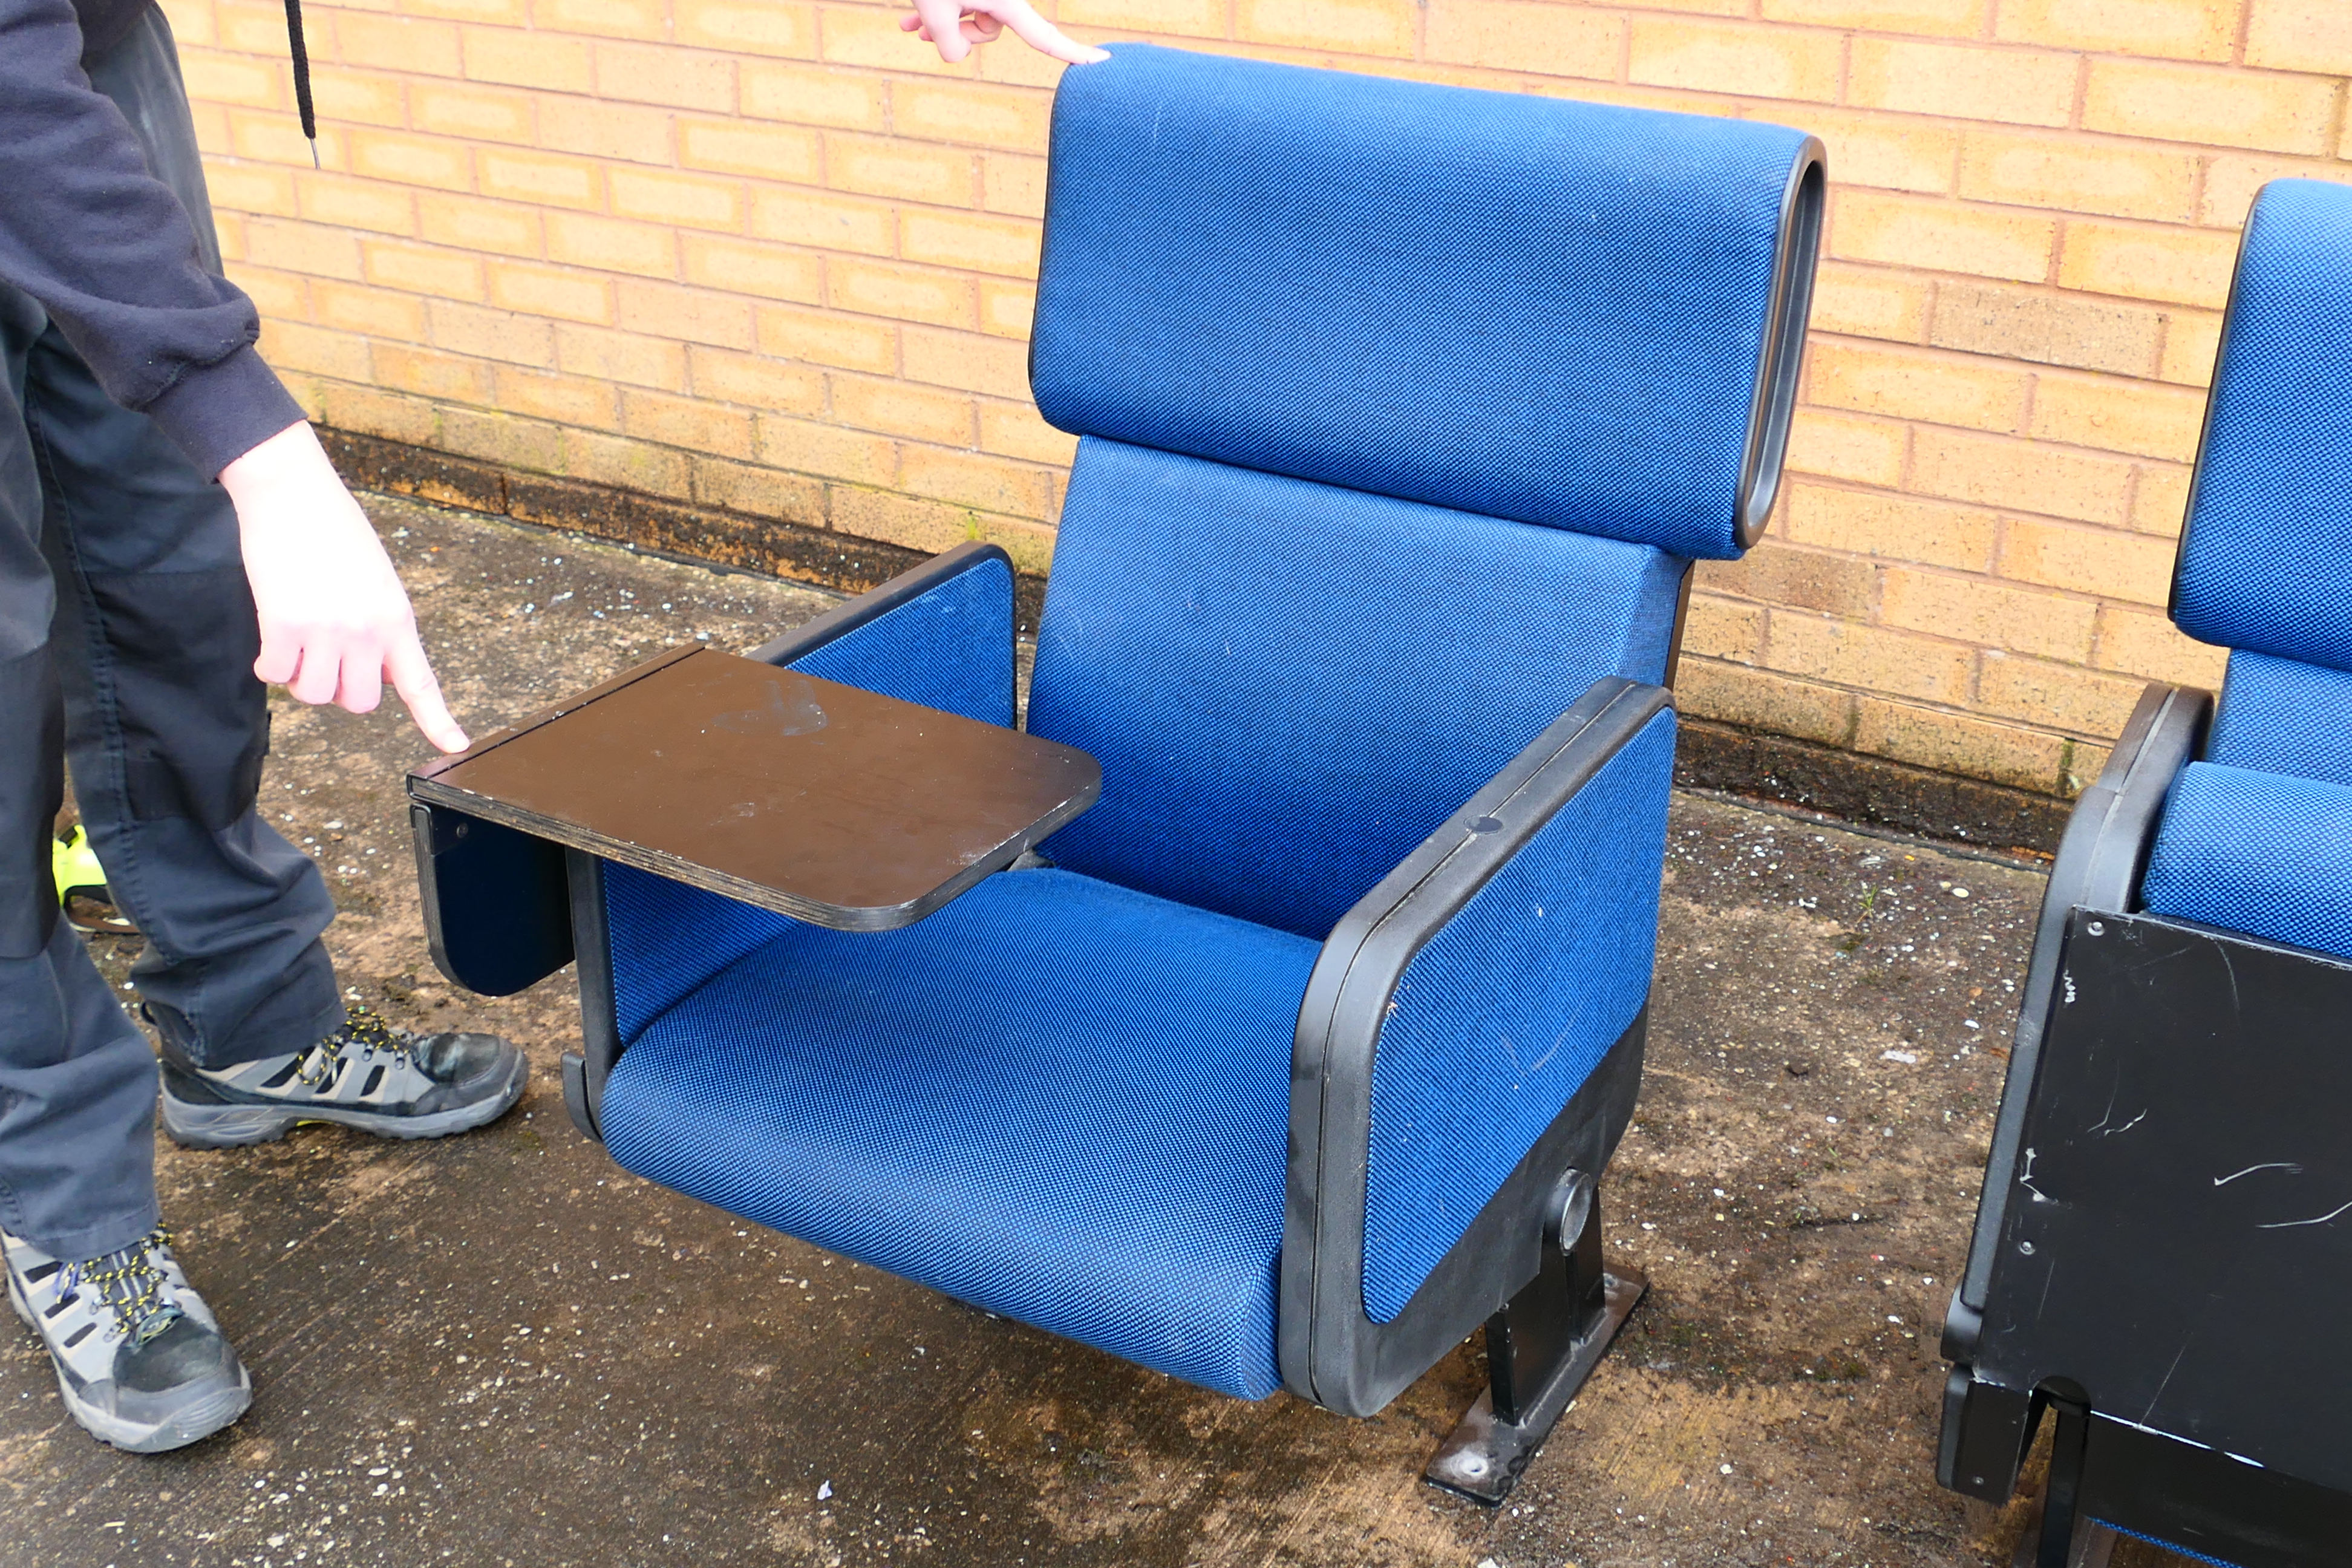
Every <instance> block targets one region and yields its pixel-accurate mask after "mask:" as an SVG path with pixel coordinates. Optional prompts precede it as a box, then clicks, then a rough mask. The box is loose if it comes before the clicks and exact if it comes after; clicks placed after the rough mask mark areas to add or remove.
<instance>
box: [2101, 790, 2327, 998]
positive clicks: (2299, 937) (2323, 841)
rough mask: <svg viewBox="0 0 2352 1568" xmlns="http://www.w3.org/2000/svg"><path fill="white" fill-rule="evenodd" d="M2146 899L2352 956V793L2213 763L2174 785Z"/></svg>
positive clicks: (2182, 914)
mask: <svg viewBox="0 0 2352 1568" xmlns="http://www.w3.org/2000/svg"><path fill="white" fill-rule="evenodd" d="M2140 899H2141V901H2142V902H2143V903H2144V904H2145V905H2146V906H2147V908H2148V909H2150V910H2154V911H2155V912H2157V913H2158V914H2160V915H2174V916H2177V917H2179V919H2182V920H2190V921H2201V922H2203V923H2204V924H2206V925H2214V926H2221V927H2222V928H2223V929H2224V930H2228V931H2243V932H2245V933H2246V934H2247V935H2249V936H2258V937H2263V938H2266V939H2268V940H2270V941H2272V942H2291V943H2293V944H2294V945H2295V946H2297V947H2309V948H2316V949H2318V950H2319V951H2320V952H2332V953H2334V954H2336V956H2338V957H2340V958H2352V786H2347V785H2344V784H2326V783H2322V782H2320V781H2317V780H2313V779H2300V778H2290V777H2287V776H2285V775H2283V774H2279V773H2253V772H2251V771H2249V770H2247V769H2245V768H2233V767H2228V766H2225V765H2222V764H2220V763H2189V765H2188V766H2187V767H2186V768H2183V769H2182V770H2181V771H2180V776H2179V778H2178V779H2175V780H2174V781H2173V784H2172V794H2171V796H2170V798H2169V799H2168V800H2167V801H2166V802H2165V807H2164V823H2163V826H2161V827H2159V828H2158V831H2157V836H2156V847H2155V848H2154V849H2153V850H2152V851H2151V852H2150V853H2149V855H2148V861H2147V879H2146V880H2145V881H2144V882H2143V883H2142V884H2141V887H2140Z"/></svg>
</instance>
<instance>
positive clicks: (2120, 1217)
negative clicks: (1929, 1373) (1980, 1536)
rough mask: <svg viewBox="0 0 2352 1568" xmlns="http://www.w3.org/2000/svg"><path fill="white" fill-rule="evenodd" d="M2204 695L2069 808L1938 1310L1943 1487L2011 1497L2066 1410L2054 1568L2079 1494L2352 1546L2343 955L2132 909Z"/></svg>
mask: <svg viewBox="0 0 2352 1568" xmlns="http://www.w3.org/2000/svg"><path fill="white" fill-rule="evenodd" d="M2212 707H2213V704H2212V699H2211V698H2210V696H2209V695H2208V694H2206V693H2204V692H2201V691H2193V690H2186V689H2177V688H2173V687H2169V686H2163V685H2153V686H2150V687H2149V688H2148V689H2147V693H2146V694H2145V695H2144V696H2143V697H2142V699H2141V700H2140V703H2139V706H2138V708H2137V710H2135V712H2134V714H2133V716H2132V720H2131V721H2130V723H2129V724H2128V725H2127V726H2126V730H2125V732H2124V735H2123V737H2122V739H2121V740H2120V741H2119V742H2118V743H2117V745H2116V751H2115V752H2114V755H2113V756H2112V757H2111V759H2110V760H2109V763H2108V764H2107V767H2106V769H2105V771H2104V772H2103V773H2102V774H2101V775H2100V778H2099V781H2098V783H2097V784H2095V785H2094V786H2093V787H2092V788H2091V789H2090V790H2088V791H2085V792H2084V797H2083V800H2082V803H2081V804H2080V805H2078V807H2077V808H2076V811H2075V814H2074V818H2073V820H2072V821H2071V822H2070V823H2069V825H2068V827H2067V830H2066V835H2065V837H2064V839H2063V841H2062V843H2061V846H2060V848H2059V853H2058V858H2057V862H2056V864H2055V866H2054V867H2053V871H2052V875H2051V880H2050V888H2049V891H2048V894H2047V896H2046V898H2045V900H2044V902H2043V905H2042V918H2041V922H2040V924H2039V926H2038V927H2037V930H2036V932H2035V938H2034V947H2033V957H2032V967H2031V969H2030V970H2029V972H2028V977H2027V983H2026V991H2025V996H2024V998H2023V1002H2022V1005H2021V1011H2020V1016H2019V1021H2018V1029H2017V1037H2016V1047H2015V1050H2014V1052H2013V1053H2012V1055H2011V1059H2010V1066H2009V1073H2008V1080H2007V1083H2006V1084H2005V1086H2004V1089H2003V1092H2002V1098H2001V1110H2000V1120H1999V1121H1998V1123H1997V1126H1996V1130H1995V1133H1994V1138H1993V1142H1992V1149H1991V1154H1990V1160H1989V1162H1988V1165H1987V1171H1986V1178H1985V1185H1984V1193H1983V1196H1982V1199H1981V1201H1980V1205H1979V1214H1978V1222H1977V1229H1976V1234H1975V1237H1974V1240H1973V1243H1972V1245H1971V1248H1970V1254H1969V1265H1968V1272H1967V1274H1966V1276H1965V1277H1964V1279H1962V1281H1961V1283H1960V1286H1959V1288H1958V1290H1957V1291H1956V1292H1955V1294H1954V1297H1953V1300H1952V1305H1951V1308H1950V1311H1949V1313H1948V1317H1947V1319H1946V1321H1945V1328H1944V1335H1943V1353H1944V1355H1945V1357H1946V1359H1947V1360H1948V1361H1950V1362H1952V1363H1955V1364H1954V1366H1953V1370H1952V1372H1951V1373H1950V1376H1949V1379H1948V1384H1947V1386H1946V1390H1945V1400H1944V1421H1943V1435H1942V1441H1941V1444H1940V1447H1939V1450H1938V1454H1937V1480H1938V1481H1940V1482H1941V1483H1942V1484H1943V1485H1944V1486H1946V1487H1948V1488H1950V1489H1954V1490H1956V1491H1959V1492H1961V1493H1964V1494H1966V1495H1968V1496H1971V1497H1976V1498H1979V1499H1982V1500H1985V1501H1987V1502H1991V1503H1995V1504H2000V1503H2004V1502H2006V1501H2007V1500H2009V1498H2010V1496H2011V1493H2012V1492H2013V1491H2014V1489H2015V1488H2016V1484H2017V1479H2018V1473H2019V1470H2020V1468H2021V1466H2022V1464H2023V1461H2024V1458H2025V1455H2026V1452H2027V1450H2028V1448H2029V1447H2031V1445H2032V1440H2033V1436H2034V1433H2035V1430H2036V1428H2037V1426H2039V1424H2040V1421H2041V1419H2042V1415H2043V1413H2044V1412H2045V1411H2054V1412H2055V1414H2056V1419H2057V1424H2058V1429H2057V1440H2056V1448H2055V1450H2054V1458H2053V1471H2052V1478H2051V1481H2050V1486H2049V1490H2048V1506H2047V1508H2046V1510H2045V1516H2044V1520H2043V1524H2042V1532H2041V1536H2040V1539H2039V1542H2038V1548H2037V1551H2038V1558H2037V1560H2038V1562H2039V1563H2041V1564H2042V1568H2062V1565H2063V1564H2064V1563H2067V1562H2068V1551H2069V1543H2070V1542H2075V1541H2076V1540H2077V1539H2078V1537H2077V1531H2076V1526H2077V1524H2078V1522H2079V1521H2084V1520H2096V1521H2101V1522H2102V1523H2104V1524H2106V1525H2112V1526H2116V1527H2120V1528H2122V1529H2125V1530H2128V1531H2136V1532H2140V1533H2144V1534H2147V1535H2148V1536H2151V1537H2154V1538H2157V1539H2159V1540H2163V1541H2167V1542H2172V1543H2175V1544H2177V1545H2179V1546H2182V1547H2186V1548H2189V1549H2191V1550H2194V1551H2197V1552H2205V1553H2209V1554H2210V1555H2211V1556H2213V1557H2214V1558H2215V1559H2217V1560H2219V1561H2223V1562H2227V1563H2233V1564H2236V1565H2237V1568H2294V1565H2308V1564H2313V1563H2352V1495H2347V1494H2352V1443H2347V1442H2346V1441H2345V1440H2344V1438H2343V1436H2342V1431H2343V1411H2344V1410H2345V1408H2346V1407H2347V1395H2352V1377H2347V1374H2346V1373H2343V1372H2341V1371H2337V1370H2336V1366H2337V1365H2338V1364H2339V1363H2338V1362H2337V1360H2336V1358H2335V1357H2333V1356H2332V1355H2324V1354H2318V1353H2315V1352H2325V1351H2327V1350H2332V1348H2333V1345H2334V1343H2335V1342H2336V1340H2337V1339H2339V1338H2340V1334H2339V1333H2336V1332H2332V1331H2331V1330H2333V1329H2334V1327H2335V1321H2336V1318H2337V1317H2339V1316H2340V1310H2336V1307H2337V1306H2338V1305H2340V1303H2341V1302H2342V1301H2343V1300H2346V1299H2347V1295H2352V1247H2347V1246H2346V1245H2344V1244H2343V1242H2342V1241H2340V1240H2339V1239H2338V1236H2337V1233H2336V1231H2334V1230H2332V1229H2330V1228H2329V1227H2328V1226H2326V1223H2325V1222H2326V1220H2327V1219H2328V1218H2329V1217H2331V1216H2330V1215H2329V1214H2328V1213H2327V1212H2326V1211H2328V1210H2336V1205H2339V1204H2345V1203H2347V1202H2352V1140H2347V1139H2346V1138H2344V1136H2343V1135H2342V1132H2341V1131H2340V1129H2341V1122H2342V1107H2343V1106H2344V1105H2346V1104H2347V1103H2352V1053H2347V1050H2346V1049H2345V1046H2346V1043H2347V1042H2346V1033H2347V1024H2346V1020H2347V1019H2352V963H2345V962H2344V961H2342V960H2340V959H2337V958H2335V957H2333V956H2332V955H2329V954H2326V953H2319V952H2310V951H2306V950H2304V949H2300V948H2293V947H2287V946H2284V945H2281V944H2278V943H2273V942H2263V941H2260V940H2257V939H2252V938H2249V937H2245V936H2242V935H2240V934H2238V933H2235V932H2231V931H2220V930H2216V929H2213V928H2210V927H2205V926H2200V925H2198V924H2195V923H2193V922H2190V921H2178V920H2171V919H2168V918H2165V917H2162V916H2158V915H2153V914H2148V913H2145V912H2139V911H2138V910H2137V904H2138V889H2139V884H2140V879H2141V877H2142V874H2143V873H2144V872H2145V870H2146V868H2147V858H2148V854H2149V850H2150V848H2151V847H2152V846H2153V843H2154V840H2155V837H2156V832H2157V828H2158V823H2159V821H2160V819H2161V816H2162V813H2163V808H2164V802H2165V797H2166V794H2167V792H2168V790H2169V789H2170V788H2171V785H2172V782H2173V780H2174V779H2175V777H2177V776H2178V774H2179V772H2180V770H2181V769H2182V768H2183V767H2185V766H2186V765H2187V764H2188V763H2189V762H2191V761H2193V760H2195V759H2196V758H2197V757H2198V756H2199V755H2200V753H2201V752H2202V751H2203V748H2204V741H2205V734H2206V731H2207V728H2208V726H2209V724H2210V718H2211V714H2212ZM2222 1167H2227V1168H2226V1169H2224V1168H2222ZM2336 1212H2338V1213H2340V1212H2342V1211H2341V1210H2336ZM2289 1380H2291V1385H2290V1381H2289ZM2233 1447H2235V1448H2244V1447H2258V1448H2259V1452H2256V1453H2245V1452H2235V1451H2232V1449H2233Z"/></svg>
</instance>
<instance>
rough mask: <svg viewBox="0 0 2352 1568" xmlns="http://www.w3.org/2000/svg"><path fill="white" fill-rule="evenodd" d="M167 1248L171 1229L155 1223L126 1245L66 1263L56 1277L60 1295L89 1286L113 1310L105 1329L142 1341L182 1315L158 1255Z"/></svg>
mask: <svg viewBox="0 0 2352 1568" xmlns="http://www.w3.org/2000/svg"><path fill="white" fill-rule="evenodd" d="M171 1249H172V1233H171V1231H170V1229H169V1228H168V1227H166V1226H160V1225H159V1226H156V1227H155V1228H154V1229H152V1230H151V1231H149V1232H148V1233H147V1234H146V1235H145V1236H142V1237H140V1238H139V1239H138V1240H137V1241H134V1242H132V1243H131V1245H130V1246H128V1247H117V1248H116V1249H115V1250H114V1251H112V1252H109V1253H105V1254H102V1255H101V1256H100V1257H97V1258H85V1259H83V1260H82V1261H81V1262H79V1263H68V1264H67V1265H66V1268H65V1274H64V1277H63V1278H62V1279H59V1280H58V1300H72V1299H73V1298H74V1297H75V1296H77V1295H79V1294H80V1292H81V1290H82V1289H83V1288H84V1287H85V1286H87V1287H88V1288H89V1289H90V1290H91V1291H92V1292H93V1293H94V1294H95V1295H96V1296H97V1297H98V1300H99V1303H100V1305H101V1306H103V1307H107V1308H110V1309H111V1310H112V1311H113V1313H114V1325H113V1327H112V1328H111V1329H110V1330H109V1331H108V1332H110V1333H113V1334H118V1335H121V1334H127V1335H129V1336H130V1339H131V1343H132V1344H134V1345H143V1344H145V1343H146V1342H148V1341H149V1340H152V1339H153V1338H154V1337H155V1336H156V1335H157V1334H160V1333H162V1332H163V1331H164V1330H165V1329H168V1328H170V1327H171V1326H172V1325H173V1323H174V1322H176V1321H179V1319H180V1318H181V1317H182V1316H184V1313H183V1312H182V1310H181V1308H180V1304H179V1303H178V1302H177V1301H174V1300H172V1297H171V1294H170V1292H171V1289H172V1283H171V1281H170V1280H169V1279H166V1278H164V1275H163V1267H162V1265H161V1263H160V1262H159V1261H158V1258H159V1257H161V1256H164V1255H168V1254H169V1253H170V1251H171Z"/></svg>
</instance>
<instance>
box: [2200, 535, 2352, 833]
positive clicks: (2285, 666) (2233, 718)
mask: <svg viewBox="0 0 2352 1568" xmlns="http://www.w3.org/2000/svg"><path fill="white" fill-rule="evenodd" d="M2347 569H2352V563H2347ZM2205 760H2206V761H2207V762H2209V763H2229V764H2230V765H2231V767H2235V768H2252V769H2253V770H2254V771H2255V772H2257V773H2287V774H2291V775H2293V776H2294V777H2295V778H2302V779H2320V780H2324V781H2325V782H2326V783H2328V784H2352V675H2347V674H2346V673H2344V672H2343V671H2341V670H2335V669H2328V668H2324V667H2322V666H2320V665H2315V664H2297V663H2296V662H2295V661H2294V660H2293V659H2288V658H2271V657H2270V656H2269V655H2267V654H2260V653H2248V652H2246V651H2244V650H2243V649H2240V650H2239V651H2237V652H2235V653H2232V654H2231V656H2230V674H2229V679H2227V680H2226V681H2224V682H2223V683H2222V687H2221V708H2220V710H2218V711H2217V712H2216V713H2215V714H2214V716H2213V734H2212V738H2211V739H2210V741H2209V742H2207V743H2206V747H2205ZM2346 869H2347V873H2352V867H2347V868H2346Z"/></svg>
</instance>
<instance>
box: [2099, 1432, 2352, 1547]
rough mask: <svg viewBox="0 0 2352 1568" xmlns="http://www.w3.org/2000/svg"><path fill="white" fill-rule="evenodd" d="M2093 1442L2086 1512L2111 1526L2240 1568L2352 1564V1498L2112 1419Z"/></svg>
mask: <svg viewBox="0 0 2352 1568" xmlns="http://www.w3.org/2000/svg"><path fill="white" fill-rule="evenodd" d="M2090 1438H2091V1440H2090V1444H2089V1447H2088V1451H2087V1452H2086V1453H2085V1454H2084V1465H2083V1491H2082V1506H2083V1510H2084V1512H2086V1513H2088V1514H2089V1515H2090V1516H2091V1517H2092V1518H2094V1519H2096V1520H2098V1521H2102V1522H2103V1523H2106V1524H2111V1525H2116V1526H2119V1527H2121V1528H2122V1529H2125V1530H2128V1531H2135V1532H2137V1533H2138V1534H2141V1535H2147V1536H2152V1537H2154V1538H2155V1539H2156V1540H2158V1541H2162V1542H2167V1543H2168V1544H2170V1545H2172V1546H2176V1547H2180V1548H2184V1549H2186V1550H2188V1551H2190V1552H2197V1553H2198V1554H2200V1556H2204V1557H2209V1558H2211V1559H2213V1560H2214V1561H2215V1562H2219V1563H2233V1564H2235V1565H2236V1568H2346V1565H2347V1564H2352V1497H2347V1496H2345V1494H2344V1493H2342V1492H2339V1491H2333V1490H2330V1489H2327V1488H2326V1487H2317V1486H2313V1485H2312V1484H2311V1483H2310V1482H2308V1481H2301V1480H2296V1479H2294V1478H2293V1477H2291V1476H2287V1475H2284V1474H2282V1473H2280V1472H2279V1471H2277V1470H2266V1469H2263V1468H2261V1467H2259V1466H2255V1465H2250V1464H2247V1463H2246V1462H2245V1461H2244V1460H2242V1459H2240V1458H2235V1457H2234V1456H2231V1455H2229V1454H2223V1453H2219V1452H2216V1451H2215V1450H2213V1449H2211V1448H2200V1447H2197V1446H2196V1445H2195V1444H2193V1443H2183V1442H2181V1441H2179V1439H2178V1438H2174V1437H2168V1436H2164V1435H2163V1434H2162V1433H2160V1432H2150V1431H2147V1430H2146V1429H2144V1428H2141V1427H2137V1426H2130V1425H2128V1424H2126V1423H2125V1422H2121V1421H2114V1420H2110V1419H2108V1418H2107V1417H2105V1416H2102V1415H2094V1416H2093V1417H2092V1418H2091V1434H2090Z"/></svg>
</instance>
